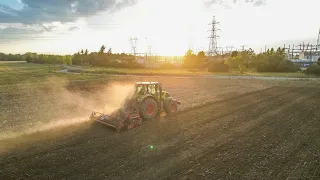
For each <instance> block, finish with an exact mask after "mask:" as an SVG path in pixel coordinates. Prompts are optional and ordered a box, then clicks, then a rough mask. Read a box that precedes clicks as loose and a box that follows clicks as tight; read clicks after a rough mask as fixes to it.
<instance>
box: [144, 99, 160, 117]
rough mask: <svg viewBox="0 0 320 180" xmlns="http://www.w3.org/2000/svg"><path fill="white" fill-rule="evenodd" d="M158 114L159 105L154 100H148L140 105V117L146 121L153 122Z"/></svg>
mask: <svg viewBox="0 0 320 180" xmlns="http://www.w3.org/2000/svg"><path fill="white" fill-rule="evenodd" d="M157 114H158V105H157V102H156V101H155V100H154V99H153V98H150V97H148V98H146V99H145V100H143V101H142V103H141V105H140V116H141V117H142V119H144V120H153V119H155V117H156V115H157Z"/></svg>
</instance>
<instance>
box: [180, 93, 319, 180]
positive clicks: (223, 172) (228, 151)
mask: <svg viewBox="0 0 320 180" xmlns="http://www.w3.org/2000/svg"><path fill="white" fill-rule="evenodd" d="M300 95H302V96H303V97H302V98H300V100H299V101H301V100H303V101H302V102H301V103H302V104H299V103H297V100H296V101H295V102H294V103H293V105H294V106H293V107H292V110H293V111H288V110H290V107H286V108H284V109H281V112H282V113H280V114H282V115H281V116H280V117H279V116H277V115H278V113H276V114H274V115H271V116H270V117H267V118H264V121H262V122H263V124H261V126H257V128H253V129H252V130H251V132H250V131H247V132H246V133H245V134H242V135H241V136H239V137H238V138H235V139H233V140H230V141H229V142H227V143H226V144H224V145H223V146H221V147H219V148H214V150H213V151H208V152H207V153H205V154H201V155H200V156H199V157H195V158H194V159H195V160H194V161H196V162H197V163H198V164H201V166H202V167H204V168H201V167H198V166H196V165H194V166H189V168H188V169H191V168H198V170H199V171H201V172H202V173H204V174H206V172H205V171H207V175H209V177H210V178H209V177H208V179H216V178H221V177H227V178H228V179H229V178H231V179H234V178H241V176H244V175H247V176H249V177H246V176H244V177H243V178H245V179H252V178H254V179H256V178H258V179H265V178H266V175H267V174H268V173H266V172H264V173H262V174H260V175H261V176H260V177H255V176H254V174H251V176H253V177H251V176H250V174H249V173H247V174H246V173H244V172H252V171H253V170H252V168H253V169H259V166H258V164H259V163H261V159H262V162H263V160H264V161H265V163H264V164H263V165H262V166H260V167H264V168H268V167H269V168H273V169H276V168H275V167H276V165H279V166H281V165H282V164H281V163H280V164H276V163H277V160H278V159H277V158H279V159H280V157H281V156H282V155H285V154H280V155H278V157H277V158H273V159H272V156H271V157H270V155H269V156H268V154H270V151H272V150H275V149H274V148H275V147H276V145H277V144H279V142H277V141H276V139H279V138H283V137H287V136H286V135H288V136H289V135H290V130H288V129H285V127H286V126H287V125H290V123H291V125H292V126H293V127H296V126H297V127H299V125H301V124H302V123H303V121H300V122H299V121H294V122H292V121H288V120H290V119H292V118H294V117H296V116H297V115H299V110H304V111H308V108H309V106H308V100H310V101H312V100H315V99H317V98H319V95H316V96H311V97H310V94H309V95H304V94H301V93H300ZM315 97H317V98H315ZM299 101H298V102H299ZM303 105H305V106H303ZM317 106H319V104H317ZM301 107H302V108H301ZM292 112H293V113H292ZM310 113H312V111H309V112H307V113H306V114H304V116H305V117H306V118H308V117H310ZM267 119H270V120H271V119H276V120H277V123H276V122H274V121H268V120H267ZM288 122H289V124H288ZM269 125H270V126H271V127H270V126H269ZM272 125H273V126H275V127H272ZM264 131H266V132H267V133H266V134H265V135H266V136H267V137H268V138H262V137H261V136H259V135H261V134H263V132H264ZM248 137H249V139H248ZM289 137H290V136H289ZM248 140H249V141H250V142H248ZM288 140H290V139H281V142H284V143H285V142H286V141H288ZM254 141H258V142H254ZM274 141H276V142H274ZM289 142H290V141H289ZM259 143H261V144H262V145H264V146H263V148H261V149H259V147H260V146H259V145H257V144H259ZM266 144H267V145H271V146H269V147H268V146H267V145H266ZM239 145H240V146H239ZM244 145H245V147H241V146H244ZM238 147H241V149H244V151H241V150H240V151H239V150H238V149H237V148H238ZM293 147H294V146H293ZM288 149H290V147H288ZM291 150H292V151H294V150H296V149H295V148H292V149H291ZM217 152H225V154H223V155H225V156H228V157H219V156H218V155H216V153H217ZM252 152H254V153H255V154H252ZM232 153H233V154H232ZM250 153H251V154H250ZM257 153H262V154H260V156H259V154H258V155H257ZM232 155H233V156H232ZM252 155H253V157H252ZM272 155H274V154H272ZM230 156H231V157H230ZM239 156H240V157H241V156H243V158H244V159H241V160H239V159H237V158H239ZM250 156H251V157H250ZM255 156H257V157H255ZM232 157H233V158H232ZM223 158H225V159H223ZM257 158H261V159H260V160H259V159H258V161H257ZM246 159H249V160H248V161H247V163H244V162H246ZM270 159H271V160H270ZM211 160H212V161H211ZM216 161H218V162H216ZM221 161H222V162H221ZM254 161H257V162H256V163H254ZM266 161H267V162H268V163H269V164H268V163H266ZM293 161H294V160H293ZM215 162H216V163H218V164H215ZM237 162H238V163H237ZM239 162H240V163H239ZM252 162H253V163H252ZM283 162H285V160H284V161H282V163H283ZM243 163H244V164H243ZM209 164H211V166H216V167H217V169H214V170H213V168H208V167H210V165H209ZM208 165H209V166H208ZM227 165H229V166H227ZM254 165H256V166H254ZM183 167H184V168H187V167H185V166H183ZM206 167H207V169H206ZM239 167H243V168H241V169H240V170H238V171H235V172H234V170H232V168H235V169H239ZM262 169H263V168H262ZM192 172H196V169H194V170H193V171H191V172H190V174H189V175H190V176H191V175H193V176H192V177H198V178H199V176H197V175H198V174H200V173H198V174H197V175H195V174H192ZM208 172H218V173H220V174H218V173H217V174H214V173H212V174H208ZM231 172H232V174H230V173H231ZM237 172H238V174H236V173H237ZM239 172H240V173H239ZM260 173H261V172H260ZM176 175H177V176H178V177H179V178H178V177H176V179H180V178H182V177H183V176H184V175H183V173H182V172H179V173H177V174H176ZM219 175H220V176H219ZM200 177H201V176H200ZM203 178H204V177H202V179H203ZM204 179H206V178H204ZM266 179H274V178H272V176H271V177H269V178H266ZM280 179H284V178H280Z"/></svg>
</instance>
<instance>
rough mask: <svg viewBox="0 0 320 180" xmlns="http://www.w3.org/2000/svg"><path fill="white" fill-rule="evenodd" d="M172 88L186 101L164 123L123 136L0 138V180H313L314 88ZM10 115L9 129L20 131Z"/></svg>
mask: <svg viewBox="0 0 320 180" xmlns="http://www.w3.org/2000/svg"><path fill="white" fill-rule="evenodd" d="M178 81H180V80H172V81H171V82H170V83H167V84H164V86H166V87H168V90H169V91H171V92H172V94H173V95H174V96H176V97H177V98H179V99H180V100H181V101H182V102H188V103H185V105H184V106H183V107H182V110H181V111H180V112H179V113H178V114H176V115H175V116H173V117H170V118H163V119H161V120H160V121H150V122H145V123H144V124H143V125H142V126H140V127H138V128H135V129H133V130H129V131H126V132H123V133H116V132H115V131H113V130H111V129H109V128H107V127H105V126H103V125H100V124H96V123H92V122H86V121H85V122H83V123H79V124H74V125H72V126H68V127H61V128H55V129H52V130H47V131H43V132H37V133H32V134H28V135H23V136H18V137H15V138H11V139H3V140H2V141H0V147H1V152H0V153H1V154H0V179H77V180H79V179H319V178H320V164H319V163H320V111H319V109H320V88H319V86H317V85H316V84H314V85H310V84H311V83H305V84H304V85H301V84H303V83H301V82H290V83H288V82H286V83H284V82H276V83H274V82H265V81H253V80H245V81H244V80H241V81H240V80H225V81H223V80H210V79H202V80H201V79H198V80H184V82H183V83H182V82H181V84H178V83H177V82H178ZM188 83H189V84H188ZM313 83H314V82H313ZM288 84H290V85H288ZM306 84H308V86H307V85H306ZM287 85H288V86H287ZM181 87H182V89H183V88H185V89H183V90H181ZM188 87H189V88H190V87H193V89H196V91H192V90H188V89H187V88H188ZM246 87H247V89H246ZM179 89H180V90H179ZM204 89H205V90H204ZM218 90H220V91H219V92H218ZM184 91H187V92H188V91H189V92H188V93H186V92H184ZM41 92H42V91H41ZM184 93H185V94H184ZM192 93H193V94H192ZM229 95H230V96H229ZM3 97H4V95H3ZM35 97H36V96H35ZM85 97H86V96H85ZM188 97H189V98H188ZM190 97H191V100H190ZM200 97H201V98H200ZM214 97H215V98H214ZM10 98H15V99H16V101H18V100H19V98H22V99H23V98H26V97H18V95H17V94H16V95H15V96H12V97H10ZM3 99H5V101H6V102H7V103H9V102H11V101H10V100H9V99H8V97H7V96H5V97H4V98H3ZM31 99H32V98H31V97H30V99H28V100H31ZM28 100H25V101H26V102H27V101H28ZM96 101H99V99H98V100H96ZM96 101H93V102H96ZM3 102H4V101H3ZM54 102H55V103H56V102H57V101H54ZM34 103H35V102H34ZM51 104H54V103H51ZM190 104H193V105H190ZM46 107H50V108H53V107H51V106H50V105H45V107H43V108H44V109H45V108H46ZM61 107H63V108H65V107H67V106H66V105H61ZM61 107H60V106H58V107H54V108H61ZM2 108H4V107H2ZM19 108H20V109H21V108H24V109H26V111H27V108H26V107H25V106H22V105H21V107H17V109H19ZM29 108H31V107H29ZM38 111H39V112H40V111H43V110H38ZM55 112H56V113H58V111H55ZM27 113H28V111H27ZM50 113H52V112H50ZM29 114H30V115H33V116H36V115H34V114H32V113H29ZM52 114H54V113H52ZM5 117H6V118H7V117H8V116H5ZM17 117H19V118H17ZM17 117H16V116H15V117H14V118H12V119H13V120H14V121H15V122H14V123H16V124H20V123H21V124H23V121H24V120H23V115H21V116H17ZM7 120H8V121H9V118H8V119H7ZM3 124H5V123H3ZM5 127H7V126H3V128H5ZM21 127H23V126H22V125H21Z"/></svg>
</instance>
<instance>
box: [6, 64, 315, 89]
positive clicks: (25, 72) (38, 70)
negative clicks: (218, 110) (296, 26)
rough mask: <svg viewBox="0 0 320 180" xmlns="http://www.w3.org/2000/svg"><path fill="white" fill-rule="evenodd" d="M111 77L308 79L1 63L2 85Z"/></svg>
mask: <svg viewBox="0 0 320 180" xmlns="http://www.w3.org/2000/svg"><path fill="white" fill-rule="evenodd" d="M109 75H168V76H171V75H172V76H179V75H181V76H185V75H188V76H193V75H194V76H196V75H226V76H265V77H296V78H306V77H313V76H307V75H305V74H303V73H301V72H297V73H257V72H253V71H251V72H246V73H243V74H241V73H239V72H237V71H233V72H232V73H209V72H207V71H206V70H205V69H203V70H187V69H116V68H102V67H83V71H81V72H80V73H78V74H67V73H58V72H53V71H50V66H49V65H45V64H29V63H23V62H17V63H4V62H2V63H0V85H6V84H17V83H38V82H45V81H46V80H48V79H49V78H57V79H61V80H90V79H97V78H105V77H108V76H109Z"/></svg>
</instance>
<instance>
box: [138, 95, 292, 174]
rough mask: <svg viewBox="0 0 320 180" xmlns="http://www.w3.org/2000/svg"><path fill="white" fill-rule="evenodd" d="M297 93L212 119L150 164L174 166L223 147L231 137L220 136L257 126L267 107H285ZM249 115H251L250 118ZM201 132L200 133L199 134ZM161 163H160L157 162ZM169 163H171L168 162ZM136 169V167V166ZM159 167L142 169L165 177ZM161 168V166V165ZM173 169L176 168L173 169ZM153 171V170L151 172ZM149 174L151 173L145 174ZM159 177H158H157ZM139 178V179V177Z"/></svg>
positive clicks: (180, 138)
mask: <svg viewBox="0 0 320 180" xmlns="http://www.w3.org/2000/svg"><path fill="white" fill-rule="evenodd" d="M295 94H296V92H290V93H289V92H288V93H286V94H285V95H284V96H282V97H280V98H279V99H278V101H277V102H275V101H271V102H268V101H267V102H262V103H260V104H258V105H256V104H254V106H255V107H252V108H253V109H250V110H247V111H246V112H237V115H236V117H237V118H236V119H235V118H234V117H233V116H234V115H233V114H232V113H230V114H228V115H226V116H223V117H221V118H220V120H219V121H218V122H217V121H216V119H212V120H214V121H211V122H210V123H209V124H205V125H203V126H202V127H199V128H197V129H196V130H197V131H196V132H192V131H191V132H188V133H187V134H188V135H187V136H186V134H184V136H181V137H176V139H179V142H174V143H177V144H172V145H171V146H170V147H169V148H167V149H165V150H163V151H161V154H167V155H168V156H166V159H162V158H163V157H158V159H153V160H152V161H151V162H149V161H148V162H149V163H150V164H156V163H158V164H163V165H162V167H165V166H168V164H169V165H173V164H174V163H179V162H180V161H183V160H184V159H188V158H189V157H192V156H193V155H194V154H196V153H200V154H201V151H202V150H201V149H202V148H211V147H214V146H216V144H217V145H221V144H223V143H225V141H227V139H229V138H230V137H231V136H229V135H223V136H222V137H221V135H220V134H224V133H226V132H230V134H232V133H233V131H243V130H238V126H240V125H241V126H245V124H249V123H251V125H250V126H253V125H255V124H254V123H256V122H253V123H252V121H254V120H256V119H255V118H257V117H258V116H263V115H264V114H265V113H267V112H268V110H266V108H265V107H266V106H267V107H268V106H270V105H274V104H275V103H276V104H277V107H279V108H281V106H283V105H284V104H286V103H288V101H290V96H291V95H295ZM276 98H278V96H275V97H272V98H270V99H269V100H272V99H276ZM251 112H260V113H259V114H258V115H257V114H253V115H251V114H250V113H251ZM247 114H250V115H249V116H248V115H247ZM241 118H245V119H246V120H245V122H242V123H245V124H239V123H238V122H237V119H241ZM247 128H249V127H246V128H243V129H244V130H246V129H247ZM208 129H216V130H215V132H214V133H213V134H208V132H209V131H208ZM199 132H200V133H199ZM215 138H218V139H221V138H223V139H224V140H223V141H222V140H219V141H217V142H215V141H212V140H211V141H208V140H210V139H215ZM184 139H185V140H184ZM203 139H205V140H207V142H202V143H201V146H202V147H201V146H199V143H198V142H197V141H198V140H203ZM186 146H189V149H187V150H186ZM197 146H198V147H197ZM181 151H182V152H181ZM171 152H179V154H175V153H173V154H172V153H171ZM160 160H161V162H160ZM157 161H159V162H157ZM168 161H169V162H168ZM135 167H136V166H135ZM157 167H158V166H156V169H153V168H148V169H141V168H140V170H142V171H143V174H150V173H152V171H156V172H157V173H158V174H160V175H159V176H158V177H163V174H161V173H162V172H161V171H160V170H159V168H157ZM160 167H161V165H160ZM172 168H173V169H174V168H175V167H172ZM150 169H151V170H150ZM146 171H147V172H149V173H145V172H146ZM163 171H166V174H168V171H167V169H166V168H165V169H164V170H163ZM156 177H157V176H156ZM138 178H139V177H138ZM141 178H146V177H141Z"/></svg>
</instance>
